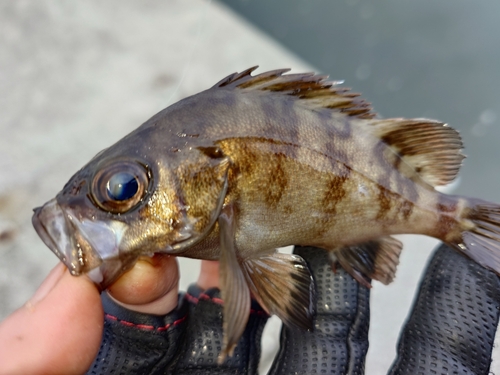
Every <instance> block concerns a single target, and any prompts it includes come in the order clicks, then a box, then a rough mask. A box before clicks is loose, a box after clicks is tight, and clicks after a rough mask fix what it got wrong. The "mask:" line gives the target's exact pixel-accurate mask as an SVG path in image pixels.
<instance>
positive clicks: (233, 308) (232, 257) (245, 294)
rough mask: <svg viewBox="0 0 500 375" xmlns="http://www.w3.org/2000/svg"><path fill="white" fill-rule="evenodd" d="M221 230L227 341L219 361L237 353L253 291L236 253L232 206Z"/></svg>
mask: <svg viewBox="0 0 500 375" xmlns="http://www.w3.org/2000/svg"><path fill="white" fill-rule="evenodd" d="M218 223H219V232H220V249H221V254H220V275H219V277H220V285H221V294H222V299H223V300H224V308H223V317H222V329H223V345H222V350H221V353H220V356H219V359H218V362H219V364H221V363H222V362H224V360H225V358H226V356H227V355H229V356H231V355H232V354H233V351H234V348H235V347H236V344H237V343H238V341H239V339H240V337H241V335H242V334H243V332H244V331H245V327H246V325H247V322H248V317H249V315H250V304H251V301H250V291H249V289H248V286H247V283H246V280H245V276H244V275H243V272H242V269H241V266H240V262H239V261H238V257H237V255H236V246H235V243H234V240H235V238H234V233H235V228H234V217H233V209H232V206H230V205H229V206H226V207H224V208H223V209H222V212H221V214H220V216H219V220H218Z"/></svg>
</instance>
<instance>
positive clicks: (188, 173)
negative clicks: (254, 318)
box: [33, 68, 500, 360]
mask: <svg viewBox="0 0 500 375" xmlns="http://www.w3.org/2000/svg"><path fill="white" fill-rule="evenodd" d="M254 69H255V68H251V69H248V70H246V71H244V72H241V73H235V74H232V75H230V76H228V77H226V78H224V79H223V80H222V81H220V82H218V83H217V84H216V85H215V86H214V87H212V88H210V89H208V90H206V91H203V92H201V93H199V94H197V95H194V96H191V97H189V98H186V99H184V100H181V101H180V102H178V103H176V104H174V105H172V106H170V107H168V108H166V109H164V110H163V111H161V112H160V113H158V114H156V115H155V116H153V117H152V118H151V119H150V120H148V121H147V122H145V123H144V124H143V125H142V126H140V127H139V128H138V129H136V130H135V131H134V132H132V133H130V134H129V135H128V136H126V137H125V138H123V139H122V140H120V141H118V142H117V143H116V144H114V145H112V146H111V147H109V148H108V149H106V150H104V151H102V152H101V153H99V154H98V155H96V156H95V157H94V158H93V159H92V160H91V161H90V162H89V163H88V164H87V165H86V166H84V167H83V168H82V170H80V171H79V172H77V173H76V174H75V175H74V176H73V177H72V178H71V180H70V181H69V182H68V184H67V185H66V187H65V188H64V189H63V190H62V191H61V192H60V193H59V194H58V195H57V197H56V198H55V199H53V200H51V201H49V202H48V203H46V204H45V205H44V206H43V207H41V208H37V209H36V210H35V214H34V217H33V223H34V225H35V228H36V229H37V231H38V233H39V234H40V236H41V237H42V239H43V240H44V242H45V243H46V244H47V245H48V246H49V247H50V248H51V249H52V250H53V251H54V252H55V253H56V255H57V256H58V257H59V258H60V259H61V260H62V261H63V262H64V263H65V264H66V265H67V266H68V268H69V269H70V271H71V272H72V273H73V274H74V275H78V274H80V273H88V274H89V276H90V277H92V278H93V279H94V280H95V281H96V283H99V284H100V285H101V287H103V288H105V287H107V286H108V285H110V283H112V282H113V281H114V280H116V278H117V277H119V276H120V275H121V274H122V273H123V272H124V271H125V270H126V269H128V268H130V267H132V266H133V264H134V262H135V261H136V259H137V258H138V257H139V256H144V255H152V254H153V253H155V252H163V253H168V254H173V255H178V256H185V257H192V258H199V259H210V260H217V259H219V260H220V278H221V282H220V284H221V290H222V296H223V298H224V300H225V303H224V319H223V325H224V343H223V350H222V356H221V358H220V360H222V359H223V358H224V356H225V355H227V354H231V353H232V350H233V349H234V346H235V345H236V344H237V342H238V339H239V338H240V336H241V334H242V332H243V329H244V327H245V324H246V321H247V319H248V314H249V308H250V307H249V306H250V305H249V301H250V295H253V297H254V298H256V299H257V300H258V301H259V302H260V303H261V305H262V306H263V308H264V309H265V310H266V311H267V312H269V313H270V314H276V315H278V316H279V317H280V318H281V319H282V320H283V322H284V323H285V324H287V325H293V326H296V327H301V328H304V329H312V323H311V322H312V316H313V308H312V306H313V301H314V298H313V297H314V296H313V294H314V286H313V280H312V277H311V275H310V273H309V271H308V268H307V265H306V264H305V262H304V261H303V260H302V259H301V258H300V257H297V256H295V255H286V254H280V253H276V251H275V248H277V247H281V246H287V245H307V246H317V247H321V248H323V249H325V250H326V251H328V252H329V256H330V259H331V262H332V264H336V263H337V262H338V263H340V265H341V266H342V267H344V268H345V269H346V270H347V271H348V272H349V273H350V274H351V275H352V276H353V277H354V278H356V280H358V281H359V282H360V283H362V284H363V285H365V286H367V287H369V286H370V284H369V281H368V279H376V280H379V281H381V282H382V283H385V284H388V283H390V282H391V281H392V280H393V278H394V276H395V272H396V268H397V264H398V262H399V254H400V252H401V248H402V244H401V242H400V241H398V240H397V239H395V238H392V237H391V235H392V234H404V233H413V234H424V235H429V236H433V237H435V238H438V239H440V240H442V241H445V242H447V243H448V244H449V245H451V246H453V247H454V248H455V249H457V250H458V251H461V252H463V253H464V254H466V255H468V256H470V257H471V258H472V259H474V260H475V261H477V262H478V263H479V264H481V265H483V266H484V267H486V268H489V269H493V270H494V271H495V272H497V273H499V272H500V207H499V206H498V205H496V204H493V203H489V202H485V201H481V200H479V199H472V198H464V197H457V196H446V195H444V194H441V193H439V192H437V191H436V190H435V189H434V187H435V186H439V185H445V184H448V183H450V182H451V181H453V179H454V178H455V177H456V175H457V173H458V170H459V168H460V165H461V162H462V159H463V155H462V154H461V149H462V147H463V146H462V141H461V138H460V135H459V134H458V132H456V131H455V130H453V129H452V128H450V127H448V126H447V125H446V124H444V123H442V122H439V121H435V120H430V119H404V118H392V119H378V118H376V115H375V113H374V112H373V111H372V110H371V108H370V105H369V104H368V103H367V102H365V101H364V100H363V99H361V98H359V97H358V95H357V94H354V93H351V92H350V91H349V90H348V89H346V88H343V87H340V86H339V85H338V83H336V82H330V81H327V80H326V77H324V76H316V75H314V74H312V73H306V74H284V73H285V72H287V70H286V69H282V70H276V71H271V72H266V73H262V74H260V75H257V76H252V75H251V72H252V71H253V70H254Z"/></svg>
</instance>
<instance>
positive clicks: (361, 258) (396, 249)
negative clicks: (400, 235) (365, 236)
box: [330, 236, 403, 288]
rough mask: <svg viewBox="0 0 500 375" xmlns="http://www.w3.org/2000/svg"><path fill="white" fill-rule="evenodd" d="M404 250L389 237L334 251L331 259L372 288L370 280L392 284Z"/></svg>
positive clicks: (398, 242)
mask: <svg viewBox="0 0 500 375" xmlns="http://www.w3.org/2000/svg"><path fill="white" fill-rule="evenodd" d="M402 248H403V244H402V243H401V241H399V240H397V239H395V238H393V237H390V236H387V237H381V238H379V239H377V240H372V241H368V242H365V243H362V244H359V245H354V246H348V247H344V248H341V249H338V250H334V251H332V252H331V253H330V254H331V256H330V259H331V260H332V263H334V262H335V261H337V262H338V263H340V265H341V266H342V268H344V269H345V270H346V271H347V272H348V273H349V274H350V275H351V276H352V277H354V278H355V279H356V280H357V281H359V282H360V283H361V284H362V285H364V286H366V287H367V288H371V284H370V279H374V280H378V281H380V282H381V283H382V284H385V285H387V284H390V283H391V282H392V280H393V279H394V276H395V274H396V269H397V266H398V264H399V254H400V253H401V249H402Z"/></svg>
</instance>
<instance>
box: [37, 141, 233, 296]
mask: <svg viewBox="0 0 500 375" xmlns="http://www.w3.org/2000/svg"><path fill="white" fill-rule="evenodd" d="M122 141H125V142H124V143H126V144H128V145H130V144H131V143H132V144H133V143H134V142H129V141H130V139H129V141H128V142H127V139H124V140H122ZM142 141H144V139H142ZM143 143H144V142H143ZM136 144H137V143H136ZM134 150H135V151H134V152H131V151H130V150H129V149H128V148H127V147H124V145H120V144H119V145H118V146H117V147H113V146H112V147H111V148H110V149H107V150H104V151H103V152H101V153H100V154H98V155H97V156H96V157H94V159H92V160H91V161H90V162H89V163H88V164H87V165H86V166H85V167H83V168H82V169H81V170H80V171H79V172H77V173H76V174H75V175H74V176H73V177H72V178H71V179H70V180H69V182H68V183H67V184H66V185H65V186H64V188H63V189H62V191H61V192H60V193H59V194H58V195H57V196H56V197H55V198H54V199H52V200H50V201H49V202H47V203H46V204H45V205H43V206H42V207H38V208H35V209H34V215H33V219H32V221H33V225H34V227H35V230H36V231H37V233H38V234H39V236H40V237H41V239H42V240H43V241H44V243H45V244H46V245H47V246H48V247H49V248H50V249H51V250H52V251H53V252H54V253H55V254H56V255H57V256H58V257H59V259H60V260H61V261H62V262H63V263H64V264H65V265H66V266H67V267H68V269H69V270H70V272H71V273H72V274H73V275H80V274H82V273H86V274H88V275H89V276H90V278H91V279H92V280H93V281H94V282H95V283H97V284H99V285H100V287H101V288H102V289H105V288H106V287H107V286H109V285H110V284H111V283H113V282H114V281H115V280H116V279H117V278H118V277H119V276H121V275H122V274H123V273H124V272H126V271H127V270H128V269H129V268H131V267H132V266H133V265H134V264H135V262H136V260H137V259H138V258H139V257H140V256H152V255H153V254H154V253H158V252H161V253H168V254H173V255H177V254H179V255H180V254H182V252H183V251H184V249H186V248H189V247H190V246H192V245H193V244H195V243H197V242H199V241H201V240H202V239H203V238H205V237H206V236H207V235H208V234H209V233H210V231H211V229H212V228H213V226H214V224H215V222H216V220H217V217H218V215H219V212H220V210H221V209H222V205H223V203H224V198H225V195H226V190H227V171H228V166H229V161H228V159H227V158H226V157H224V155H222V154H221V153H220V152H219V151H220V150H219V149H218V148H217V147H198V148H192V147H191V148H189V150H188V149H185V150H183V151H184V152H178V151H176V152H173V153H168V152H167V153H159V152H153V151H152V150H151V148H149V152H136V149H134ZM188 151H189V152H188ZM139 155H141V156H139Z"/></svg>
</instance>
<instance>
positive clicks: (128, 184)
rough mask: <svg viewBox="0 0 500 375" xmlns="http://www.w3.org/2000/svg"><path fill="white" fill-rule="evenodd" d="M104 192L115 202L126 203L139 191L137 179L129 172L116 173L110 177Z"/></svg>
mask: <svg viewBox="0 0 500 375" xmlns="http://www.w3.org/2000/svg"><path fill="white" fill-rule="evenodd" d="M106 190H107V193H108V196H109V197H110V198H111V199H113V200H115V201H126V200H127V199H130V198H132V197H134V195H135V194H136V193H137V191H138V190H139V182H138V181H137V177H135V176H134V175H133V174H131V173H129V172H118V173H116V174H114V175H113V176H111V177H110V179H109V181H108V183H107V185H106Z"/></svg>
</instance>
